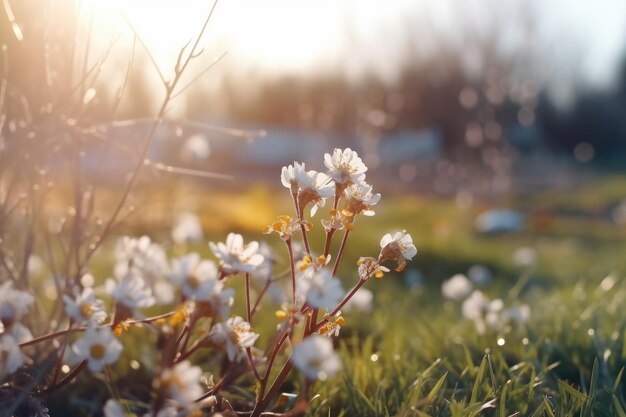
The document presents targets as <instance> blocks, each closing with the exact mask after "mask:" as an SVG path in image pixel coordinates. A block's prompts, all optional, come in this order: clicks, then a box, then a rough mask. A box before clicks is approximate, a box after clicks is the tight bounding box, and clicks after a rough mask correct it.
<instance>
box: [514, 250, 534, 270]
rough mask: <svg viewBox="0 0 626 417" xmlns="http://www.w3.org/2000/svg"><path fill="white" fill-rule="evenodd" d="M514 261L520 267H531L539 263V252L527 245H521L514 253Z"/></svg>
mask: <svg viewBox="0 0 626 417" xmlns="http://www.w3.org/2000/svg"><path fill="white" fill-rule="evenodd" d="M513 263H514V264H515V266H517V267H519V268H531V267H533V266H535V264H536V263H537V252H536V251H535V250H534V249H533V248H530V247H527V246H524V247H521V248H519V249H517V250H516V251H515V253H514V254H513Z"/></svg>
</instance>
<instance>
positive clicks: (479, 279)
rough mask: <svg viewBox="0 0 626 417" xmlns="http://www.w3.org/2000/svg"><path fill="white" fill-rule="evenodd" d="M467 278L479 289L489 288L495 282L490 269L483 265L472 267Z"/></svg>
mask: <svg viewBox="0 0 626 417" xmlns="http://www.w3.org/2000/svg"><path fill="white" fill-rule="evenodd" d="M467 276H468V277H469V279H470V281H472V282H473V283H474V284H476V285H478V286H479V287H484V286H487V285H489V284H490V283H491V281H493V274H492V273H491V271H490V270H489V268H487V267H486V266H483V265H472V266H471V267H470V268H469V269H468V270H467Z"/></svg>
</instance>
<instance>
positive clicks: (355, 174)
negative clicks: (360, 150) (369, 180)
mask: <svg viewBox="0 0 626 417" xmlns="http://www.w3.org/2000/svg"><path fill="white" fill-rule="evenodd" d="M324 165H326V168H328V175H329V176H330V177H331V178H332V179H333V180H334V181H335V182H336V183H337V184H346V185H349V184H356V183H360V182H363V181H364V180H365V172H366V171H367V167H366V166H365V164H364V163H363V161H362V160H361V158H359V155H358V154H357V153H356V152H355V151H353V150H352V149H350V148H346V149H344V150H341V149H335V150H334V151H333V154H332V155H330V154H328V153H327V154H324Z"/></svg>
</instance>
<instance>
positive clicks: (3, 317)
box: [0, 281, 35, 327]
mask: <svg viewBox="0 0 626 417" xmlns="http://www.w3.org/2000/svg"><path fill="white" fill-rule="evenodd" d="M34 302H35V297H33V296H32V295H31V294H29V293H27V292H25V291H20V290H16V289H14V288H13V282H11V281H7V282H5V283H4V284H2V285H0V321H2V322H3V323H4V325H5V326H7V327H8V326H9V325H10V324H12V322H14V321H15V320H17V319H19V318H20V317H22V316H23V315H24V314H26V313H27V312H28V309H29V308H30V306H31V305H32V304H33V303H34Z"/></svg>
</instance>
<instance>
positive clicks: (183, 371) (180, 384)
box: [159, 361, 204, 407]
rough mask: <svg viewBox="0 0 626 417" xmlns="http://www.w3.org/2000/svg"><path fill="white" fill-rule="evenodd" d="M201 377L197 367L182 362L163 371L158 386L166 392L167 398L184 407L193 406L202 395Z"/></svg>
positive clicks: (200, 371)
mask: <svg viewBox="0 0 626 417" xmlns="http://www.w3.org/2000/svg"><path fill="white" fill-rule="evenodd" d="M201 375H202V370H201V369H200V368H199V367H197V366H191V363H190V362H189V361H183V362H180V363H178V364H176V365H174V366H173V367H172V368H169V369H166V370H164V371H163V373H162V374H161V377H160V378H159V386H160V387H161V389H163V390H164V391H165V392H166V395H167V397H168V398H170V399H172V400H174V401H175V402H176V403H178V404H179V405H181V406H183V407H186V406H189V405H193V404H194V401H195V400H197V399H198V398H199V397H200V396H201V395H202V394H203V393H204V391H203V390H202V387H201V386H200V376H201Z"/></svg>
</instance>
